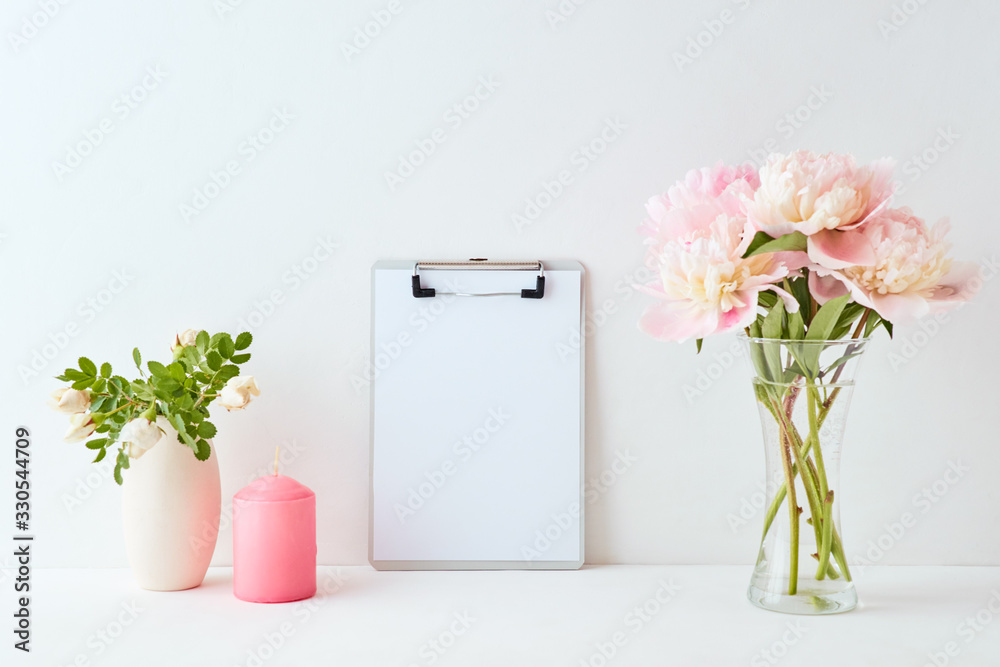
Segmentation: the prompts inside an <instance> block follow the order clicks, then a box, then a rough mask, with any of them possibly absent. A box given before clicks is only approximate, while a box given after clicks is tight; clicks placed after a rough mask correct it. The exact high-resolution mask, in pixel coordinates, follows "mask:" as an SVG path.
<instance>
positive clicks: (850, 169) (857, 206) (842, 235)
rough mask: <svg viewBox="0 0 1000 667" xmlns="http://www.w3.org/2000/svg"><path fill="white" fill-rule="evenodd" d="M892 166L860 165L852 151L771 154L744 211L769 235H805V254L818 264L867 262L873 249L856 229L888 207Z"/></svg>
mask: <svg viewBox="0 0 1000 667" xmlns="http://www.w3.org/2000/svg"><path fill="white" fill-rule="evenodd" d="M892 167H893V162H892V160H889V159H882V160H877V161H875V162H873V163H871V164H870V165H868V166H862V167H859V166H857V164H856V163H855V160H854V157H853V156H850V155H836V154H833V153H827V154H826V155H816V154H814V153H812V152H810V151H796V152H794V153H790V154H788V155H779V154H775V155H772V156H770V157H769V158H768V160H767V162H766V163H765V164H764V166H763V167H761V170H760V187H759V188H757V190H756V192H755V193H754V196H753V200H752V201H751V202H749V204H748V207H747V215H748V217H749V219H750V222H751V223H752V224H753V225H754V228H755V229H757V230H758V231H763V232H765V233H767V234H768V235H770V236H772V237H775V238H777V237H779V236H783V235H785V234H790V233H791V232H802V233H803V234H805V235H806V236H808V237H809V242H808V253H809V258H810V259H811V260H812V261H813V262H815V263H816V264H819V265H820V266H823V267H825V268H828V269H842V268H845V267H847V266H850V265H852V264H862V265H870V264H872V262H873V261H874V254H873V250H872V248H871V244H870V243H869V242H868V240H867V239H866V238H865V236H864V235H863V234H861V231H860V228H861V227H862V226H863V225H864V224H865V223H866V222H867V221H868V220H869V219H870V218H871V216H872V215H873V214H875V213H876V212H877V211H879V210H881V209H882V208H884V207H885V206H888V203H889V199H890V196H891V195H892V183H891V180H892Z"/></svg>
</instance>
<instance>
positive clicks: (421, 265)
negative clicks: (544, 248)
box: [412, 258, 545, 299]
mask: <svg viewBox="0 0 1000 667" xmlns="http://www.w3.org/2000/svg"><path fill="white" fill-rule="evenodd" d="M421 269H423V270H425V271H427V270H433V269H450V270H463V269H472V270H488V271H538V275H537V276H536V277H535V289H522V290H521V291H520V292H479V293H467V292H439V291H437V290H435V289H434V288H433V287H421V286H420V270H421ZM412 282H413V296H414V298H417V299H424V298H429V297H433V296H438V295H441V296H520V297H521V298H522V299H541V298H542V297H543V296H545V268H544V267H543V266H542V263H541V261H534V262H503V261H499V260H488V259H479V258H473V259H470V260H468V261H465V262H417V263H416V264H414V265H413V278H412Z"/></svg>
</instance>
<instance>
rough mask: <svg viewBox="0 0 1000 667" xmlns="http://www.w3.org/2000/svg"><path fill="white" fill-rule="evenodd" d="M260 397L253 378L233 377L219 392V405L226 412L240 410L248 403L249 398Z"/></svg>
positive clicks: (249, 376) (250, 376)
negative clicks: (252, 396)
mask: <svg viewBox="0 0 1000 667" xmlns="http://www.w3.org/2000/svg"><path fill="white" fill-rule="evenodd" d="M251 394H252V395H254V396H260V389H258V388H257V380H255V379H254V376H252V375H247V376H246V377H234V378H232V379H231V380H229V382H227V383H226V386H225V387H223V388H222V391H221V392H219V403H220V404H221V405H222V407H224V408H226V409H227V410H240V409H242V408H245V407H246V405H247V403H249V402H250V396H251Z"/></svg>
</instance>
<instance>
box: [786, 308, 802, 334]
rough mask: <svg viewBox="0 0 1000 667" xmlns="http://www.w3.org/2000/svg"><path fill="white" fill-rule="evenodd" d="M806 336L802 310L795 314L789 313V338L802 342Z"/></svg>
mask: <svg viewBox="0 0 1000 667" xmlns="http://www.w3.org/2000/svg"><path fill="white" fill-rule="evenodd" d="M805 335H806V325H805V322H803V320H802V308H801V307H800V308H799V309H798V310H797V311H795V312H794V313H788V337H789V338H791V339H792V340H802V338H803V337H805Z"/></svg>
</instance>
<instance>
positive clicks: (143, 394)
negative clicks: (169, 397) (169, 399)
mask: <svg viewBox="0 0 1000 667" xmlns="http://www.w3.org/2000/svg"><path fill="white" fill-rule="evenodd" d="M133 388H134V389H135V395H136V397H137V398H139V399H141V400H143V401H151V400H153V391H152V390H151V389H150V388H149V385H147V384H145V383H142V384H140V383H139V382H136V383H135V384H134V385H133Z"/></svg>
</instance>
